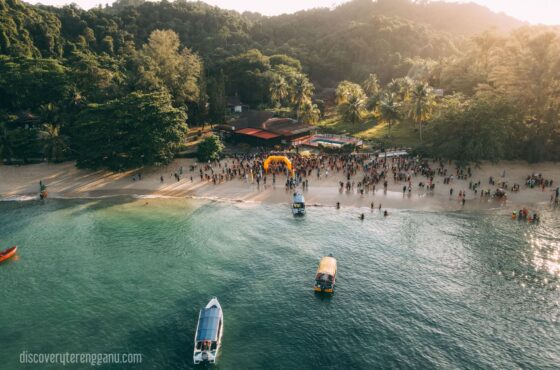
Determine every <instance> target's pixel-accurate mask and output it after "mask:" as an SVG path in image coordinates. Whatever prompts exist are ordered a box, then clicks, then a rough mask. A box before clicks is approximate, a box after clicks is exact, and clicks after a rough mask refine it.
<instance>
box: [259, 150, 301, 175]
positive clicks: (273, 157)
mask: <svg viewBox="0 0 560 370" xmlns="http://www.w3.org/2000/svg"><path fill="white" fill-rule="evenodd" d="M270 162H284V163H285V164H286V167H287V168H288V169H289V170H290V173H291V174H292V175H293V174H294V169H293V167H292V161H290V160H289V159H288V157H285V156H283V155H271V156H270V157H268V158H267V159H266V160H265V161H264V163H263V167H264V170H265V171H266V172H268V167H269V166H270Z"/></svg>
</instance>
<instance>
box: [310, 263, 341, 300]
mask: <svg viewBox="0 0 560 370" xmlns="http://www.w3.org/2000/svg"><path fill="white" fill-rule="evenodd" d="M335 282H336V259H335V258H334V257H333V256H332V254H329V255H328V256H326V257H323V258H321V261H320V262H319V267H318V268H317V273H316V274H315V285H314V286H313V289H314V290H315V292H317V293H329V294H332V293H334V284H335Z"/></svg>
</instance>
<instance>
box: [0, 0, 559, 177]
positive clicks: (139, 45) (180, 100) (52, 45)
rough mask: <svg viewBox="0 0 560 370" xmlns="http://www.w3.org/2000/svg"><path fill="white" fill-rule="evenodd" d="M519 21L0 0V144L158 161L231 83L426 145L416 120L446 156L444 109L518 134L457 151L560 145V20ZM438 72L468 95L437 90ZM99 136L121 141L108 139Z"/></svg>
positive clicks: (423, 8)
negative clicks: (333, 92)
mask: <svg viewBox="0 0 560 370" xmlns="http://www.w3.org/2000/svg"><path fill="white" fill-rule="evenodd" d="M490 26H493V27H495V28H496V29H497V31H504V32H501V33H498V32H490V31H486V30H487V29H488V28H490ZM518 26H521V24H520V23H519V22H518V21H516V20H514V19H512V18H509V17H507V16H505V15H499V14H494V13H491V12H490V11H488V10H485V9H484V8H481V7H479V6H477V5H474V4H450V3H444V2H425V1H412V0H377V1H370V0H353V1H349V2H347V3H344V4H342V5H340V6H338V7H335V8H334V9H314V10H310V11H304V12H298V13H296V14H290V15H282V16H277V17H263V16H260V15H258V14H250V13H244V14H239V13H236V12H233V11H226V10H222V9H219V8H217V7H212V6H209V5H207V4H204V3H202V2H187V1H175V2H169V1H162V2H148V1H144V0H119V1H118V2H116V3H115V4H114V5H112V6H110V7H105V8H96V9H91V10H87V11H86V10H82V9H80V8H79V7H77V6H76V5H69V6H64V7H61V8H55V7H47V6H40V5H39V6H32V5H28V4H26V3H23V2H21V1H19V0H0V150H1V152H2V156H3V157H4V158H8V159H24V160H31V159H34V158H41V157H45V156H46V157H50V158H51V159H53V160H58V159H63V158H68V157H69V156H70V154H71V156H73V157H76V158H78V159H79V163H80V165H86V166H100V165H107V166H110V167H112V168H126V167H130V166H135V165H143V164H146V163H159V162H162V163H164V162H166V161H168V160H169V158H171V157H172V155H173V154H172V153H173V150H174V147H175V146H176V143H177V140H179V141H180V138H179V137H180V136H181V133H180V132H182V129H181V127H184V125H185V122H184V121H185V119H186V115H185V113H186V112H187V111H188V113H189V123H195V124H196V123H202V122H207V121H208V120H211V121H213V122H224V121H225V119H226V117H225V110H226V102H227V97H229V96H237V97H239V98H240V99H241V101H242V102H243V103H244V104H247V105H249V106H250V107H251V108H259V109H273V110H275V111H276V112H280V113H281V114H282V115H285V116H290V117H296V118H298V119H299V120H301V121H303V122H306V123H312V124H315V123H317V124H319V125H322V127H328V128H330V129H332V130H337V129H340V130H342V131H345V132H348V133H352V134H354V135H357V136H359V137H362V138H372V139H375V140H381V139H382V138H383V140H387V138H388V137H389V138H390V139H391V140H395V142H396V141H397V140H398V141H399V142H402V143H406V144H410V143H412V144H415V145H416V144H419V143H420V144H423V138H422V135H423V133H422V131H423V128H424V127H426V128H427V129H428V131H429V135H430V136H431V135H432V134H434V135H436V136H435V137H434V138H431V137H429V142H428V143H427V144H429V149H430V150H431V151H432V152H433V153H434V155H441V156H447V155H453V156H455V157H458V153H455V152H452V151H451V149H453V148H452V147H451V145H450V144H449V142H448V141H446V140H444V138H446V139H450V138H449V137H446V136H445V135H444V134H445V132H448V133H454V134H456V133H458V130H459V129H458V128H457V127H456V126H457V125H456V126H453V125H452V124H451V123H452V122H456V123H457V122H459V120H460V119H463V118H464V119H467V121H468V122H470V124H469V126H465V123H464V122H463V123H462V124H459V123H458V127H462V129H461V130H459V131H463V132H465V133H469V135H474V136H475V137H477V138H478V139H480V140H481V141H480V142H483V143H485V144H486V145H490V144H491V141H489V140H490V139H488V137H487V136H486V135H487V134H488V133H489V132H499V133H503V131H504V130H505V131H506V134H507V137H508V140H510V143H514V144H512V145H514V147H515V148H514V149H512V150H504V149H500V145H502V146H503V144H500V143H497V144H496V147H495V148H494V149H492V150H490V149H486V148H481V147H480V144H477V143H475V142H470V141H469V142H467V141H465V142H462V143H459V144H460V145H458V147H459V148H463V150H465V151H467V153H468V154H465V155H463V156H462V157H461V158H459V159H461V160H468V158H488V159H496V158H498V157H500V156H502V157H504V158H506V157H507V158H523V159H530V160H533V161H538V160H559V159H560V123H559V116H560V98H559V97H560V40H559V36H558V32H557V30H555V29H554V28H546V27H524V28H520V29H517V30H515V31H513V32H511V33H510V34H507V33H506V32H509V31H511V30H512V29H514V28H515V27H518ZM483 31H485V32H483ZM472 35H475V36H474V37H471V36H472ZM468 37H470V38H468ZM372 72H374V73H372ZM311 81H313V83H314V84H315V85H316V86H318V87H319V88H317V92H318V94H317V95H318V96H314V93H315V90H316V89H315V85H314V84H313V83H311ZM341 81H342V82H341ZM357 81H362V82H361V86H360V85H358V84H356V83H355V82H357ZM337 85H338V87H339V89H338V90H337V105H338V107H337V108H338V109H337V111H338V113H339V114H338V116H337V117H339V118H336V119H334V118H332V117H331V118H327V119H326V120H324V121H319V120H320V117H321V116H322V112H325V111H331V110H333V109H332V107H330V101H331V100H332V98H330V97H328V96H329V94H324V92H325V91H329V88H332V87H334V86H337ZM382 86H384V87H382ZM432 86H433V87H434V88H437V89H438V90H439V89H443V91H445V93H446V94H450V93H453V92H457V93H461V94H463V95H464V96H465V98H457V97H456V96H454V97H453V98H441V97H437V98H434V96H433V95H432V93H431V91H432V88H431V87H432ZM156 97H157V98H156ZM316 98H319V99H322V100H317V99H316ZM485 101H486V102H491V104H490V103H488V104H484V102H485ZM133 107H137V108H136V109H135V108H133ZM138 107H140V108H138ZM142 107H145V109H147V111H144V110H143V109H144V108H142ZM147 107H149V109H148V108H147ZM506 107H510V108H511V107H515V110H514V112H510V111H508V109H506ZM119 109H122V110H119ZM177 109H178V110H180V111H181V112H182V113H180V117H179V118H180V120H181V125H176V124H175V123H173V122H178V121H179V119H178V116H176V115H177V114H179V113H178V111H177ZM500 109H502V110H500ZM333 111H334V110H333ZM497 111H499V113H500V114H505V116H503V117H498V116H497V113H496V112H497ZM135 112H136V114H134V113H135ZM138 112H145V114H146V116H147V117H152V118H154V117H160V116H161V117H165V120H164V125H163V126H164V127H174V128H170V129H169V132H168V131H165V130H163V128H162V127H160V128H158V127H155V126H156V124H159V123H160V122H159V121H158V120H157V119H156V118H154V122H152V121H149V120H148V119H145V118H143V117H140V116H139V113H138ZM150 112H151V113H150ZM169 112H171V113H169ZM168 113H169V114H168ZM111 114H112V115H114V117H116V119H115V118H114V117H113V116H112V115H111ZM475 114H479V117H481V118H480V120H479V121H480V122H478V123H476V124H475V123H474V121H473V119H472V117H473V116H474V115H475ZM169 115H171V116H173V117H175V118H176V119H173V118H170V117H169ZM333 119H334V120H338V121H337V122H331V120H333ZM318 121H319V122H318ZM125 122H128V123H126V124H125ZM130 122H134V125H132V124H131V123H130ZM325 122H327V123H325ZM358 122H360V125H357V124H356V123H358ZM129 123H130V124H129ZM397 123H398V125H397ZM477 125H481V126H480V127H478V126H477ZM393 126H396V127H393ZM131 127H133V128H134V130H132V128H131ZM473 127H474V128H473ZM160 129H161V130H163V131H165V132H167V133H165V134H164V133H161V132H163V131H161V130H160ZM417 130H418V131H419V133H420V135H419V140H417V139H416V138H415V137H417V136H418V135H417V133H416V131H417ZM393 131H395V132H393ZM471 131H472V134H471ZM152 132H156V133H157V132H160V133H161V135H159V136H158V134H156V135H155V136H154V138H151V136H150V135H151V133H152ZM107 135H116V136H115V137H118V138H119V139H120V140H119V142H118V143H117V142H112V143H111V144H109V143H108V141H109V140H105V141H107V142H103V141H102V138H103V137H105V138H107V137H108V136H107ZM476 135H482V136H480V137H479V136H476ZM129 136H130V137H129ZM88 137H90V138H91V141H88V140H89V139H88ZM144 138H148V140H147V144H146V145H147V147H144V146H143V145H141V142H140V140H141V139H142V140H144ZM178 138H179V139H178ZM413 139H414V140H413ZM158 140H159V141H158ZM154 141H158V143H157V145H156V143H155V142H154ZM97 143H99V145H98V146H99V147H100V148H101V149H100V152H101V154H102V156H101V157H100V156H95V155H94V153H93V152H94V150H97ZM168 144H169V145H168ZM389 144H391V143H389ZM67 146H69V147H70V148H71V149H72V150H67ZM158 148H163V149H161V150H160V149H158ZM142 155H144V157H142ZM139 158H141V159H139Z"/></svg>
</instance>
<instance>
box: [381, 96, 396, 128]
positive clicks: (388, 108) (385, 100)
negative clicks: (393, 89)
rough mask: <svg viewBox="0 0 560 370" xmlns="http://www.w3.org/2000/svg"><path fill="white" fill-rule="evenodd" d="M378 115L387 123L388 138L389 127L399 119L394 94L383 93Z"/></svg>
mask: <svg viewBox="0 0 560 370" xmlns="http://www.w3.org/2000/svg"><path fill="white" fill-rule="evenodd" d="M379 113H380V115H381V119H382V120H383V121H385V122H387V125H388V127H389V135H388V136H389V137H391V127H392V126H393V123H394V122H396V121H397V120H398V119H399V104H398V103H397V98H396V95H395V93H389V92H387V93H385V94H384V95H383V97H382V98H381V100H380V102H379Z"/></svg>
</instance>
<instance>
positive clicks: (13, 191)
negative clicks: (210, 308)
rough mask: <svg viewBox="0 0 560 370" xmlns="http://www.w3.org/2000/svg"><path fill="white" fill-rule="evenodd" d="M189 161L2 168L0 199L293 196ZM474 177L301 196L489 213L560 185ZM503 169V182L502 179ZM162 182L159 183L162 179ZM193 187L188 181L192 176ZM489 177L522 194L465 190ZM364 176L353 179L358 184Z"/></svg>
mask: <svg viewBox="0 0 560 370" xmlns="http://www.w3.org/2000/svg"><path fill="white" fill-rule="evenodd" d="M193 163H194V161H193V160H189V159H178V160H175V161H174V162H173V163H172V164H170V165H169V166H166V167H152V168H143V169H141V170H134V171H128V172H122V173H114V172H109V171H90V170H79V169H77V168H76V167H75V166H74V163H72V162H67V163H63V164H46V163H43V164H37V165H27V166H6V165H0V199H22V198H26V197H27V198H30V197H36V196H37V194H38V191H39V181H40V180H42V181H43V182H44V183H45V184H46V185H47V186H48V191H49V197H50V198H56V197H64V198H89V197H93V198H96V197H104V196H117V195H142V196H153V197H159V196H169V197H203V198H211V199H225V200H233V201H246V202H265V203H289V202H290V200H291V192H289V191H286V190H285V187H284V183H285V179H284V178H283V176H278V179H277V184H276V186H272V179H271V177H270V176H269V178H268V183H267V185H266V186H264V185H263V184H261V185H260V187H257V185H256V183H255V184H251V183H248V184H246V183H244V182H243V181H242V180H238V179H235V180H232V181H227V182H223V183H221V184H218V185H214V184H212V183H211V182H206V181H201V180H200V177H199V173H198V170H195V172H188V169H189V165H191V164H193ZM181 166H182V167H183V170H184V173H183V176H182V179H181V181H179V182H177V181H176V180H175V179H174V177H173V175H172V174H173V173H174V172H176V171H178V169H179V167H181ZM448 169H449V173H453V172H454V166H448ZM472 170H473V176H472V178H471V179H469V180H466V181H458V180H454V181H453V183H452V184H450V185H444V184H443V177H440V176H436V177H435V179H434V182H435V190H434V192H433V194H427V192H426V191H425V190H423V189H420V188H419V187H418V183H419V182H421V181H423V182H425V181H426V180H425V178H424V177H420V176H418V177H417V178H413V180H412V183H413V190H412V193H411V194H410V195H408V194H406V195H404V196H403V193H402V187H403V185H405V183H403V182H401V183H397V184H394V183H393V180H392V178H391V179H388V182H389V187H388V191H387V192H384V191H383V186H382V184H379V185H378V186H377V191H376V192H375V193H373V192H371V191H370V192H369V193H365V194H364V195H363V196H362V195H360V194H358V193H357V192H356V191H353V192H351V193H347V192H342V193H340V192H339V190H338V182H339V181H344V180H345V179H344V176H343V174H342V173H329V177H328V178H324V177H322V178H321V179H320V180H317V178H316V175H315V171H313V175H312V176H311V177H309V189H308V190H307V191H306V192H305V197H306V202H307V204H308V205H312V204H317V205H325V206H334V205H335V204H336V202H340V203H341V206H342V207H348V206H353V207H369V206H370V204H371V202H374V204H375V207H376V209H377V207H378V206H379V203H381V204H382V207H383V208H401V209H423V210H433V211H437V210H455V209H463V208H465V209H487V208H497V207H501V208H505V209H518V208H520V207H539V208H541V207H545V206H548V205H549V203H550V197H551V194H552V189H550V188H548V189H546V190H545V191H544V192H543V191H542V190H541V189H540V188H539V189H537V188H535V189H530V188H527V187H526V186H525V178H526V176H527V175H529V174H531V173H541V174H542V175H543V176H544V178H546V179H552V180H554V186H553V188H556V186H559V185H560V167H559V166H558V165H557V164H554V163H540V164H534V165H533V164H527V163H524V162H501V163H499V164H488V163H485V164H483V165H482V166H480V167H474V166H473V167H472ZM503 170H505V171H506V176H505V178H502V177H501V174H502V172H503ZM138 172H141V173H142V180H141V181H133V180H132V176H133V175H134V174H136V173H138ZM162 175H163V177H164V182H163V183H161V181H160V176H162ZM191 175H192V177H193V180H194V181H193V182H191V181H190V176H191ZM490 176H493V177H494V178H495V180H496V182H499V181H507V182H508V183H509V184H510V185H512V184H514V183H518V184H520V185H521V190H520V191H519V192H517V193H511V192H508V199H507V201H506V202H505V203H500V202H497V201H494V200H491V199H487V198H482V199H481V198H480V193H479V194H478V195H475V194H474V192H473V191H471V190H469V181H470V180H472V181H473V182H477V181H478V180H480V181H481V184H482V185H481V188H482V189H490V190H495V188H496V186H490V185H489V184H488V178H489V177H490ZM361 177H362V176H356V181H358V179H360V178H361ZM450 187H453V189H454V195H453V197H450V196H449V188H450ZM460 190H463V191H466V194H467V197H466V199H467V201H466V204H465V206H464V207H463V206H462V205H461V203H460V201H459V198H458V196H457V195H458V193H459V191H460Z"/></svg>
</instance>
